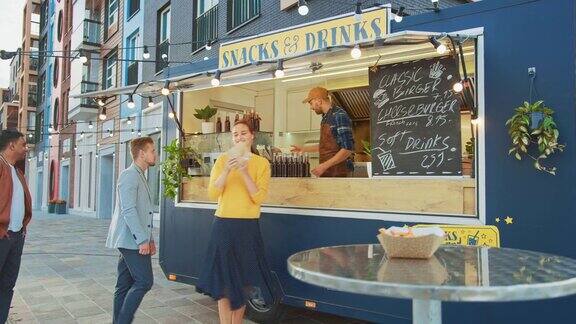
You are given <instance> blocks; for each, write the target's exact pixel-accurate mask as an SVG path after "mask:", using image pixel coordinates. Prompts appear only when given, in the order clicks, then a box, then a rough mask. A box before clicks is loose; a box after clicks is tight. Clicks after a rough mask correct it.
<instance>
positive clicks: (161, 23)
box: [158, 5, 172, 44]
mask: <svg viewBox="0 0 576 324" xmlns="http://www.w3.org/2000/svg"><path fill="white" fill-rule="evenodd" d="M165 14H167V16H166V17H167V19H166V18H165V16H164V15H165ZM158 17H159V18H160V21H159V23H158V26H159V30H158V44H162V43H164V42H165V41H170V23H171V20H172V12H171V6H170V5H168V6H166V7H165V8H163V9H162V11H160V14H159V15H158ZM165 19H166V20H167V21H168V22H167V23H166V24H164V21H165ZM164 27H166V30H165V31H164V30H163V29H164ZM164 32H165V35H164ZM164 36H165V37H164Z"/></svg>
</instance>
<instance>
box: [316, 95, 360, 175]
mask: <svg viewBox="0 0 576 324" xmlns="http://www.w3.org/2000/svg"><path fill="white" fill-rule="evenodd" d="M324 123H327V124H328V125H330V130H331V131H332V136H334V138H335V139H336V143H338V146H340V148H343V149H346V150H349V151H352V152H354V136H353V132H352V120H351V119H350V116H348V113H347V112H346V110H344V109H342V108H341V107H338V106H333V107H332V108H330V110H328V112H327V113H325V114H324V115H323V116H322V124H324ZM346 166H347V167H348V170H350V171H352V170H354V161H353V157H352V155H350V157H349V158H348V160H346Z"/></svg>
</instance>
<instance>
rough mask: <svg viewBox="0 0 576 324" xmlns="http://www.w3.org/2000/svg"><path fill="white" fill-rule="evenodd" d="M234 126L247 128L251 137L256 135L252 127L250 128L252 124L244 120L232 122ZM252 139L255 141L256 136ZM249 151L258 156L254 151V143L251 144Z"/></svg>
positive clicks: (256, 151)
mask: <svg viewBox="0 0 576 324" xmlns="http://www.w3.org/2000/svg"><path fill="white" fill-rule="evenodd" d="M236 125H245V126H246V127H248V131H249V132H250V134H252V135H256V134H255V132H254V127H252V124H251V123H250V122H249V121H247V120H246V119H240V120H238V121H236V122H234V126H236ZM254 139H256V136H254ZM250 151H251V152H252V153H254V154H256V155H260V154H258V150H256V146H255V144H254V142H252V145H250Z"/></svg>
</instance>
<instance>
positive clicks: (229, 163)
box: [224, 158, 238, 172]
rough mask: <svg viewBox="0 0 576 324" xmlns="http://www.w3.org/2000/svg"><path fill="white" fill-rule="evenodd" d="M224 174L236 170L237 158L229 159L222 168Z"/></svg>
mask: <svg viewBox="0 0 576 324" xmlns="http://www.w3.org/2000/svg"><path fill="white" fill-rule="evenodd" d="M224 168H225V169H226V172H230V171H232V170H233V169H236V168H238V159H237V158H230V159H228V161H226V166H225V167H224Z"/></svg>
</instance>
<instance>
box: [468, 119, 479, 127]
mask: <svg viewBox="0 0 576 324" xmlns="http://www.w3.org/2000/svg"><path fill="white" fill-rule="evenodd" d="M470 122H471V123H472V125H474V126H476V125H478V124H479V123H480V120H479V119H478V118H474V119H472V120H470Z"/></svg>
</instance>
